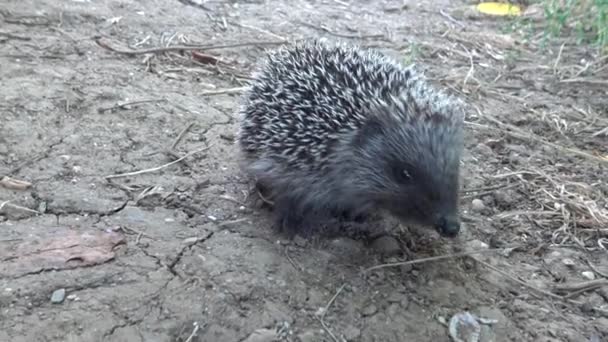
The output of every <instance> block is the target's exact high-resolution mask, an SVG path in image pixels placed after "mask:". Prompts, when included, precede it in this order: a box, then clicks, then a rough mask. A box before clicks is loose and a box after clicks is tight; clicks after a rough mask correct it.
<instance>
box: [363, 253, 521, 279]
mask: <svg viewBox="0 0 608 342" xmlns="http://www.w3.org/2000/svg"><path fill="white" fill-rule="evenodd" d="M517 247H520V246H511V247H503V248H487V249H480V250H476V251H469V252H462V253H453V254H446V255H438V256H434V257H428V258H421V259H415V260H409V261H400V262H393V263H388V264H381V265H376V266H372V267H370V268H367V269H365V270H363V273H367V272H369V271H373V270H377V269H380V268H387V267H395V266H405V265H414V264H421V263H425V262H429V261H437V260H444V259H456V258H462V257H466V256H470V255H473V254H484V253H490V252H501V251H506V250H510V249H514V248H517Z"/></svg>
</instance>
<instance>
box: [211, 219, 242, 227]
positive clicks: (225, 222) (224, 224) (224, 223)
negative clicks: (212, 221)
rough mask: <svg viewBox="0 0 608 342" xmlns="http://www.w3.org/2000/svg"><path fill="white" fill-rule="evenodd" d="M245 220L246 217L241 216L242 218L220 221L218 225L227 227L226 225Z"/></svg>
mask: <svg viewBox="0 0 608 342" xmlns="http://www.w3.org/2000/svg"><path fill="white" fill-rule="evenodd" d="M245 221H247V219H246V218H240V219H236V220H230V221H224V222H220V223H218V224H217V225H218V227H226V226H230V225H233V224H237V223H241V222H245Z"/></svg>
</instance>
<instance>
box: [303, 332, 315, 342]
mask: <svg viewBox="0 0 608 342" xmlns="http://www.w3.org/2000/svg"><path fill="white" fill-rule="evenodd" d="M318 340H319V339H318V338H317V337H316V336H315V332H314V331H305V332H303V333H301V334H299V335H298V341H299V342H317V341H318Z"/></svg>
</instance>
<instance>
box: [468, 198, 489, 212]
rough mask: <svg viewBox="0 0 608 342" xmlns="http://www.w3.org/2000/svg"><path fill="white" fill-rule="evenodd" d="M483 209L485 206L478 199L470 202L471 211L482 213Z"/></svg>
mask: <svg viewBox="0 0 608 342" xmlns="http://www.w3.org/2000/svg"><path fill="white" fill-rule="evenodd" d="M485 208H486V205H485V204H483V201H482V200H480V199H479V198H476V199H474V200H473V201H472V202H471V209H473V211H476V212H482V211H484V209H485Z"/></svg>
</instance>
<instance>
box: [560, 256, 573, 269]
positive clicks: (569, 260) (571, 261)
mask: <svg viewBox="0 0 608 342" xmlns="http://www.w3.org/2000/svg"><path fill="white" fill-rule="evenodd" d="M562 264H564V265H566V266H568V267H574V260H572V259H570V258H565V259H563V260H562Z"/></svg>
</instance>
